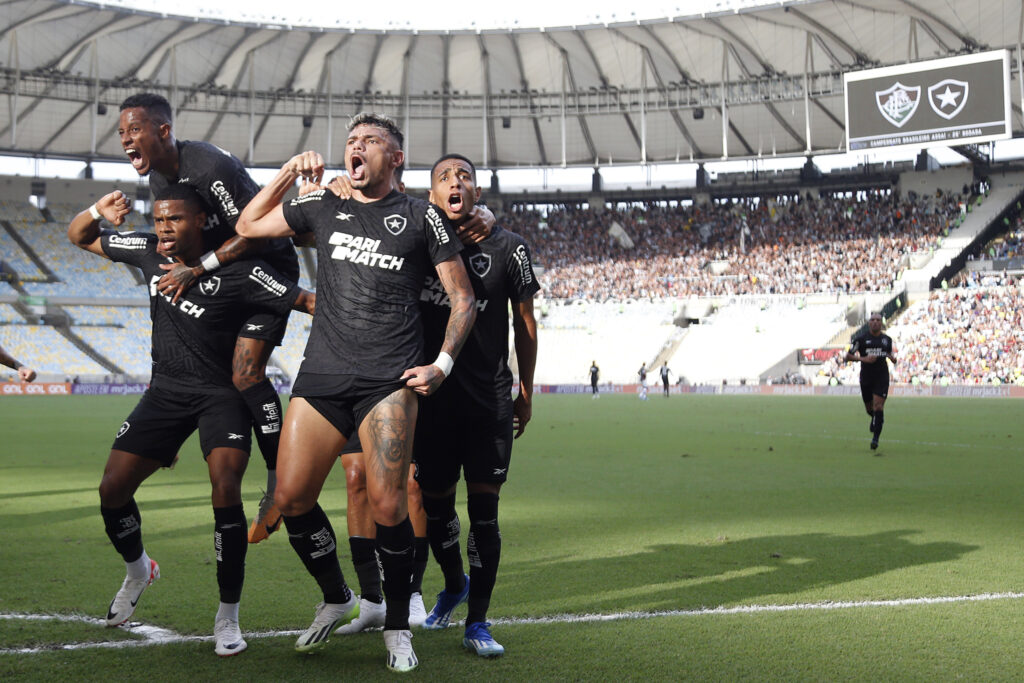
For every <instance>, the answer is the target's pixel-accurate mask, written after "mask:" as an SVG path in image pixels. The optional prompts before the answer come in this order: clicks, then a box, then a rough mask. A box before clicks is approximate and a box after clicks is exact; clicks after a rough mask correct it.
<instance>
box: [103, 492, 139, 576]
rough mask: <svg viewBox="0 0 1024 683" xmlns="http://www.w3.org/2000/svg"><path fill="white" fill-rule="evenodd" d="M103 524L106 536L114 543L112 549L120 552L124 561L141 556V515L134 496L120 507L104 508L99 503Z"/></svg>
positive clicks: (130, 560) (131, 560) (133, 559)
mask: <svg viewBox="0 0 1024 683" xmlns="http://www.w3.org/2000/svg"><path fill="white" fill-rule="evenodd" d="M100 514H101V515H103V526H105V527H106V529H107V538H109V539H110V542H111V543H113V544H114V550H116V551H117V552H119V553H121V557H123V558H124V561H125V562H134V561H135V560H137V559H139V558H140V557H142V517H141V515H139V506H138V505H136V504H135V498H132V499H131V500H129V501H128V504H127V505H125V506H124V507H120V508H106V507H103V506H102V505H100Z"/></svg>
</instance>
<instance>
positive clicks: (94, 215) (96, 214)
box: [89, 204, 103, 221]
mask: <svg viewBox="0 0 1024 683" xmlns="http://www.w3.org/2000/svg"><path fill="white" fill-rule="evenodd" d="M89 215H90V216H92V219H93V220H94V221H98V220H100V219H101V218H103V216H102V215H101V214H100V210H99V209H97V208H96V205H95V204H93V205H92V206H90V207H89Z"/></svg>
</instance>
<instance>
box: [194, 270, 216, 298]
mask: <svg viewBox="0 0 1024 683" xmlns="http://www.w3.org/2000/svg"><path fill="white" fill-rule="evenodd" d="M218 289H220V276H219V275H214V276H213V277H211V278H210V279H208V280H204V281H202V282H200V283H199V291H200V292H202V293H203V294H205V295H206V296H213V295H214V294H216V293H217V290H218Z"/></svg>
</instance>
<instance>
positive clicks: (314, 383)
mask: <svg viewBox="0 0 1024 683" xmlns="http://www.w3.org/2000/svg"><path fill="white" fill-rule="evenodd" d="M402 140H403V136H402V133H401V131H400V130H399V128H398V126H397V125H395V123H394V122H393V121H392V120H391V119H389V118H387V117H384V116H379V115H374V114H360V115H357V116H356V117H355V118H353V119H352V121H351V123H350V126H349V136H348V140H347V141H346V145H345V167H346V170H347V171H348V174H349V177H350V178H351V181H352V187H353V190H354V192H353V197H352V198H351V199H349V200H342V199H340V198H338V197H336V196H334V195H333V194H332V193H330V192H328V191H326V190H322V189H321V190H317V191H314V192H311V193H308V194H305V195H303V196H300V197H298V198H296V199H293V200H292V201H290V202H288V203H287V204H286V205H284V206H282V205H281V204H280V202H281V200H282V199H283V198H284V195H285V193H286V192H287V191H288V190H289V189H290V188H291V187H292V185H293V184H294V183H295V180H296V179H297V178H300V177H302V178H305V179H307V180H313V181H314V182H319V181H320V180H321V178H322V176H323V159H322V158H321V157H320V155H319V154H316V153H315V152H306V153H303V154H300V155H297V156H296V157H294V158H292V159H291V160H289V161H288V163H286V164H285V165H284V166H283V167H282V169H281V171H280V172H279V173H278V174H277V176H276V177H275V178H274V180H273V181H271V183H270V184H268V185H267V186H266V187H265V188H263V190H261V191H260V193H259V194H258V195H257V196H256V197H255V198H254V199H253V201H252V202H250V204H249V206H247V207H246V209H245V211H243V213H242V217H241V219H240V221H239V224H238V226H237V229H238V232H239V234H241V235H243V236H246V237H255V238H263V237H287V236H291V235H293V234H296V233H299V234H301V233H307V232H313V233H315V235H316V243H317V263H318V271H317V283H318V287H319V293H320V304H321V306H320V310H319V313H318V315H316V316H315V317H314V319H313V327H312V330H311V332H310V337H309V341H308V343H307V346H306V352H305V359H304V360H303V363H302V366H301V368H300V370H299V375H298V378H297V379H296V381H295V384H294V386H293V388H292V401H291V404H290V406H289V409H288V414H287V416H286V419H285V425H284V433H283V434H282V440H281V453H280V459H279V463H278V488H277V495H276V503H277V505H278V507H279V509H280V510H281V512H282V513H283V515H284V518H285V524H286V526H287V527H288V534H289V540H290V541H291V543H292V546H293V547H294V548H295V550H296V552H297V553H298V554H299V556H300V557H301V558H302V560H303V562H304V563H305V565H306V568H307V570H308V571H309V572H310V574H312V575H313V577H314V578H315V579H316V580H317V583H318V584H319V585H320V588H321V590H322V591H323V595H324V601H323V603H322V604H321V606H320V607H319V608H318V611H317V616H316V618H315V619H314V621H313V624H312V625H311V626H310V627H309V629H307V630H306V632H305V633H303V634H302V635H301V636H300V637H299V639H298V641H297V643H296V649H298V650H300V651H308V650H311V649H315V648H318V647H320V646H321V645H323V643H324V642H325V641H326V640H327V638H328V637H329V636H330V634H331V632H332V631H333V630H334V628H335V627H336V626H338V625H339V624H342V623H346V622H349V621H351V620H352V619H353V618H355V616H356V615H357V614H358V600H357V599H356V597H355V596H354V595H352V593H351V591H350V590H349V588H348V586H347V585H346V583H345V580H344V577H343V576H342V572H341V567H340V565H339V563H338V557H337V552H336V546H337V544H336V537H335V535H334V531H333V529H332V528H331V525H330V521H329V520H328V519H327V515H326V514H325V513H324V511H323V510H322V509H321V508H320V506H319V504H318V503H317V499H318V497H319V495H320V490H321V489H322V487H323V484H324V481H325V480H326V478H327V475H328V473H329V472H330V469H331V467H332V466H333V464H334V461H335V460H336V459H337V457H338V453H339V452H341V450H342V449H343V448H344V446H345V443H346V441H347V440H348V438H349V437H350V436H351V435H352V433H353V432H355V431H358V434H359V440H360V442H361V443H362V447H363V449H364V455H365V459H366V470H367V481H366V485H367V486H366V488H367V496H368V498H369V502H370V510H371V513H372V516H373V519H374V522H375V526H376V546H377V552H378V556H379V557H380V561H381V567H382V571H383V575H384V593H385V597H386V598H387V608H386V615H385V622H384V642H385V645H386V647H387V650H388V658H387V665H388V668H390V669H392V670H397V671H408V670H411V669H413V668H415V667H416V665H417V663H418V662H417V659H416V655H415V653H414V652H413V648H412V633H411V631H410V630H409V623H408V620H409V598H410V585H409V580H410V578H411V576H412V564H413V529H412V524H411V523H410V521H409V516H408V510H407V500H406V478H407V476H408V470H409V463H410V461H411V459H412V436H413V432H414V430H415V426H416V416H417V405H418V399H417V394H419V395H422V396H426V395H429V394H431V393H433V392H434V391H435V390H436V389H437V388H438V386H440V385H441V382H443V381H444V379H445V377H446V376H447V375H448V374H450V373H451V371H452V367H453V365H454V362H455V359H456V357H457V356H458V353H459V351H460V350H461V348H462V345H463V343H464V342H465V340H466V337H467V335H468V334H469V330H470V328H471V327H472V325H473V321H474V320H475V318H476V307H475V302H474V299H473V290H472V286H471V285H470V283H469V280H468V277H467V275H466V269H465V266H464V265H463V263H462V259H461V258H460V257H459V254H458V252H459V251H461V250H462V245H461V243H460V242H459V240H458V239H457V238H456V237H455V233H454V231H453V230H452V228H451V226H450V224H449V223H448V220H447V218H446V217H444V216H443V215H442V214H440V213H439V212H438V211H437V210H436V209H435V208H434V207H432V206H430V205H429V204H427V203H426V202H423V201H421V200H416V199H413V198H411V197H408V196H407V195H404V194H401V193H399V192H397V191H396V190H394V188H393V173H394V170H395V169H396V168H397V167H399V166H400V165H401V164H402V163H403V162H404V153H403V152H402ZM431 270H433V271H436V273H437V276H438V278H439V279H440V281H441V282H442V283H443V285H442V287H443V289H444V292H445V294H446V295H447V296H448V297H449V298H450V300H451V303H452V312H451V316H450V318H449V320H448V324H447V325H446V328H445V332H444V342H443V344H442V345H441V349H440V352H439V353H438V355H437V359H436V360H435V361H433V362H432V363H430V364H429V365H423V364H422V363H423V361H424V353H423V337H422V328H421V320H420V314H419V309H418V307H417V302H418V301H419V298H420V290H421V288H422V283H423V280H424V278H425V277H426V275H427V273H428V272H429V271H431Z"/></svg>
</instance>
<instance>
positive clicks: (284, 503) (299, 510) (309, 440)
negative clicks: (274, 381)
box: [274, 396, 345, 517]
mask: <svg viewBox="0 0 1024 683" xmlns="http://www.w3.org/2000/svg"><path fill="white" fill-rule="evenodd" d="M344 446H345V437H344V436H342V435H341V433H340V432H339V431H338V430H337V429H336V428H335V427H334V425H332V424H331V423H330V422H329V421H328V420H327V418H326V417H324V416H323V415H321V414H320V413H319V412H317V410H316V408H314V407H313V406H311V405H310V404H309V403H308V402H307V401H306V400H305V399H303V398H301V397H298V396H293V397H292V400H291V401H290V402H289V403H288V411H287V412H286V413H285V416H284V427H283V428H282V430H281V445H280V446H279V448H278V452H277V490H276V492H275V494H274V502H275V503H276V504H277V507H278V509H279V510H281V514H283V515H286V516H289V517H292V516H295V515H301V514H303V513H305V512H309V511H310V510H311V509H312V508H313V506H314V505H315V504H316V501H317V499H318V498H319V497H320V491H321V490H322V489H323V486H324V482H325V481H326V480H327V475H328V474H330V471H331V467H332V466H333V465H334V461H335V460H337V459H338V453H339V452H340V451H341V449H342V448H344Z"/></svg>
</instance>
